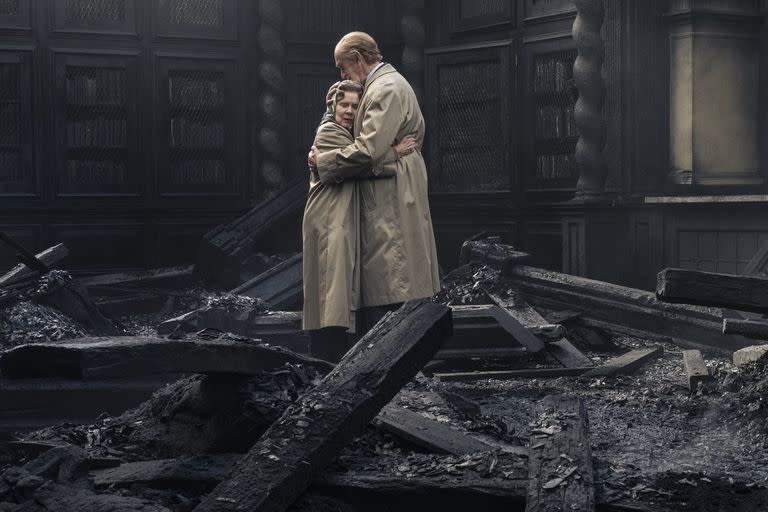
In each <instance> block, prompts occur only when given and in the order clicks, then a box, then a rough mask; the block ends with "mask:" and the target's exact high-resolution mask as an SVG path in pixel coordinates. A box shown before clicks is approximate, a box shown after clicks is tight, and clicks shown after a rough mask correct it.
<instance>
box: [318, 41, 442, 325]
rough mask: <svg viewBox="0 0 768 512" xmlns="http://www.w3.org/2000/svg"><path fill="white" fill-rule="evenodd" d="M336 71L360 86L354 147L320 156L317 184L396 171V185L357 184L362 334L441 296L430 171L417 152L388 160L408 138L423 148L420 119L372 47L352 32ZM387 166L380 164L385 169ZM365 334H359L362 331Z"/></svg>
mask: <svg viewBox="0 0 768 512" xmlns="http://www.w3.org/2000/svg"><path fill="white" fill-rule="evenodd" d="M334 59H335V61H336V67H337V68H338V69H339V71H340V73H341V77H342V79H350V80H355V81H358V82H360V83H362V84H364V86H365V91H364V93H363V97H362V100H361V102H360V106H359V109H358V113H357V117H356V118H355V123H354V137H355V142H354V143H353V144H351V145H349V146H347V147H346V148H343V149H338V150H334V151H328V152H326V153H320V154H318V153H317V150H316V148H312V152H311V153H310V159H309V160H310V164H315V165H316V167H317V171H318V174H319V177H320V180H321V181H323V182H326V183H330V182H339V181H342V180H344V179H346V178H352V177H354V176H356V175H358V174H359V173H361V172H363V171H365V170H366V169H373V170H374V173H376V172H377V171H378V172H381V170H382V169H383V166H385V165H387V166H390V165H391V166H395V179H388V180H366V181H360V185H359V190H360V201H361V202H360V212H361V237H360V239H361V246H360V251H361V277H360V283H361V299H362V300H361V303H362V306H364V307H365V314H364V321H363V323H364V324H365V325H364V326H363V328H364V329H369V328H370V327H371V326H372V325H373V323H375V322H376V321H377V320H378V319H379V318H380V317H381V316H383V314H384V313H385V312H386V311H387V310H390V309H394V308H396V307H398V306H399V305H400V303H402V302H405V301H407V300H411V299H418V298H423V297H431V296H432V295H434V294H435V293H437V292H438V291H439V290H440V278H439V275H438V267H437V251H436V248H435V237H434V233H433V231H432V218H431V215H430V212H429V201H428V197H427V170H426V166H425V165H424V158H423V157H422V156H421V152H420V151H414V152H413V153H411V154H409V155H405V156H403V157H402V158H400V159H396V160H393V159H391V158H389V159H388V158H387V155H388V153H389V152H390V151H392V145H393V144H394V143H396V142H399V141H400V140H402V139H403V137H405V136H407V135H409V134H412V135H414V136H415V137H416V141H417V143H418V147H421V145H422V144H423V142H424V117H423V116H422V114H421V109H420V108H419V103H418V101H417V99H416V95H415V94H414V92H413V89H412V88H411V86H410V85H409V84H408V82H407V81H406V80H405V78H403V76H402V75H401V74H400V73H398V72H397V71H396V70H395V68H394V67H392V65H390V64H385V63H383V62H382V56H381V52H380V51H379V48H378V45H377V44H376V41H374V39H373V38H372V37H371V36H370V35H368V34H366V33H364V32H351V33H349V34H347V35H345V36H344V37H342V38H341V40H340V41H339V42H338V44H337V45H336V49H335V50H334ZM387 161H389V162H392V163H385V162H387ZM363 332H364V331H363Z"/></svg>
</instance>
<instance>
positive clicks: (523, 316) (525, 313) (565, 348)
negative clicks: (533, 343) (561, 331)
mask: <svg viewBox="0 0 768 512" xmlns="http://www.w3.org/2000/svg"><path fill="white" fill-rule="evenodd" d="M486 294H487V295H488V297H490V299H491V300H492V301H493V302H494V303H496V304H497V305H499V306H502V307H504V308H505V310H506V311H508V312H509V314H510V315H512V316H513V317H514V318H515V319H517V321H518V322H520V323H521V324H522V325H524V326H525V327H527V328H532V329H534V330H535V329H536V328H538V327H539V326H541V325H546V324H547V323H548V322H547V320H546V319H545V318H544V317H543V316H541V314H539V312H538V311H536V310H535V309H533V308H532V307H531V306H530V304H528V303H527V302H526V301H525V299H523V298H522V297H521V296H520V295H519V294H512V295H511V296H509V297H507V298H506V299H505V298H502V297H500V296H498V295H495V294H492V293H487V292H486ZM546 349H547V352H549V354H550V355H552V357H554V358H555V359H557V361H559V362H560V364H562V365H563V366H565V367H566V368H580V367H585V366H592V360H591V359H589V358H588V357H587V356H585V355H584V354H582V353H581V351H580V350H579V349H577V348H576V347H575V346H574V345H573V344H572V343H571V342H570V340H568V338H566V337H565V336H561V337H560V338H559V339H558V340H557V341H554V342H552V343H548V344H547V346H546Z"/></svg>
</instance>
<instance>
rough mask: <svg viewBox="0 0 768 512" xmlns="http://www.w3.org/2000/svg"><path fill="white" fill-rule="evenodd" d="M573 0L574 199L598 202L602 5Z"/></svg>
mask: <svg viewBox="0 0 768 512" xmlns="http://www.w3.org/2000/svg"><path fill="white" fill-rule="evenodd" d="M574 4H575V5H576V11H577V14H576V20H575V21H574V22H573V39H574V41H575V42H576V49H577V50H578V52H579V54H578V56H577V57H576V62H575V63H574V65H573V78H574V81H575V82H576V88H577V89H578V91H579V99H578V101H577V102H576V107H575V110H574V120H575V123H576V127H577V128H578V130H579V134H580V136H579V142H578V143H577V144H576V163H577V164H578V166H579V181H578V182H577V184H576V199H577V200H579V201H584V202H600V201H603V200H605V199H606V194H605V179H606V176H607V168H606V165H605V159H604V158H603V148H604V147H605V138H606V137H605V133H606V123H605V120H604V119H603V103H604V102H605V82H604V81H603V76H602V73H601V68H602V65H603V58H604V56H605V44H604V43H603V39H602V36H601V35H600V29H601V27H602V26H603V18H604V16H605V8H604V6H603V0H575V1H574Z"/></svg>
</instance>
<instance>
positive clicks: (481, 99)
mask: <svg viewBox="0 0 768 512" xmlns="http://www.w3.org/2000/svg"><path fill="white" fill-rule="evenodd" d="M499 73H500V65H499V63H498V62H493V61H491V62H468V63H457V64H447V63H446V64H442V65H440V66H439V67H438V83H439V85H438V87H439V88H438V95H439V100H438V106H437V117H438V119H437V124H436V125H435V126H434V127H433V128H432V129H433V130H436V131H437V132H438V141H437V147H436V149H437V153H436V154H434V155H432V157H433V158H437V159H438V161H439V165H438V166H437V168H436V172H430V189H431V190H432V191H434V192H485V191H504V190H508V189H509V175H510V173H509V170H508V169H507V168H506V162H505V161H506V158H505V151H506V148H505V147H504V145H505V144H504V142H503V140H502V139H503V137H502V135H501V129H502V128H501V127H502V123H505V122H509V120H508V119H505V118H504V119H503V115H502V110H503V108H502V102H501V98H500V93H499V79H498V75H499ZM431 171H432V170H431Z"/></svg>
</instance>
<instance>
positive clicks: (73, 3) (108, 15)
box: [56, 0, 125, 26]
mask: <svg viewBox="0 0 768 512" xmlns="http://www.w3.org/2000/svg"><path fill="white" fill-rule="evenodd" d="M56 1H57V2H61V1H63V2H64V19H65V22H66V23H67V24H68V25H77V26H83V25H86V26H87V25H94V26H97V25H102V24H104V23H110V24H112V23H120V22H123V21H125V0H56Z"/></svg>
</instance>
